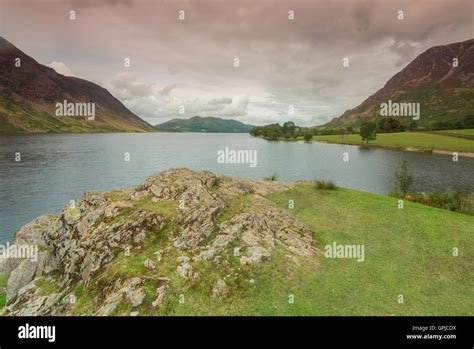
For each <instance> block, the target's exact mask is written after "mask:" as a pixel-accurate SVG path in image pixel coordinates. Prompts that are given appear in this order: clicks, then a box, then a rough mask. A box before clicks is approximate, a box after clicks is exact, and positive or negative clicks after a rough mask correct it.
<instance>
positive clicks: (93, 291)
mask: <svg viewBox="0 0 474 349" xmlns="http://www.w3.org/2000/svg"><path fill="white" fill-rule="evenodd" d="M269 198H270V200H272V201H273V202H274V203H275V204H276V205H279V206H281V207H282V208H285V209H287V207H288V202H289V200H294V204H295V206H294V208H293V209H287V210H288V212H289V213H290V214H292V215H294V216H295V217H296V218H298V219H299V220H300V221H302V222H304V223H306V224H307V225H308V226H309V227H310V228H311V230H312V231H313V232H314V236H315V238H316V243H315V244H316V247H318V248H319V249H320V250H321V251H324V247H325V246H326V245H330V244H332V243H333V242H336V243H337V244H360V245H364V246H365V260H364V261H363V262H357V261H356V260H355V259H328V258H324V256H323V255H322V254H321V255H319V256H317V257H316V258H314V259H312V260H308V261H306V262H305V263H295V262H294V261H293V260H291V259H288V258H287V257H288V253H287V252H286V251H283V250H281V251H280V252H279V253H277V254H276V255H275V256H273V257H272V259H271V261H267V262H264V263H259V264H257V265H254V266H251V267H248V268H240V269H239V271H238V273H239V275H240V277H239V280H241V281H239V282H238V283H235V284H229V285H228V286H229V293H228V294H227V295H226V297H224V298H219V299H215V298H212V297H210V296H209V294H210V293H211V290H212V287H213V285H214V284H215V281H216V278H217V275H218V274H219V273H222V272H223V271H225V270H226V268H228V267H229V266H231V267H234V268H235V267H237V268H239V262H238V259H237V258H234V257H233V256H232V255H229V256H228V257H227V258H228V260H227V262H228V264H227V263H225V264H223V265H222V266H221V267H220V268H217V269H219V270H217V269H216V266H215V265H214V264H212V263H209V262H205V261H202V262H197V263H195V264H194V267H195V268H196V270H199V271H200V275H201V278H200V280H199V282H197V283H194V284H191V283H188V282H186V281H183V280H182V279H181V278H180V277H178V276H177V275H176V274H175V273H174V270H176V265H175V264H173V263H175V260H176V257H177V256H174V255H172V256H168V257H167V258H165V259H164V260H163V262H162V263H160V264H159V265H157V267H156V269H155V270H153V271H147V270H146V269H145V268H144V266H143V261H144V260H145V259H146V258H149V257H150V256H152V255H153V253H154V252H155V251H156V250H157V249H160V250H163V249H165V248H166V246H167V245H168V244H169V241H168V239H167V238H166V234H167V231H168V230H169V231H171V230H173V229H176V228H175V227H171V226H170V227H169V228H167V229H165V231H163V232H162V233H160V234H159V235H157V236H156V237H155V238H154V239H153V240H150V241H148V243H147V244H146V246H147V247H145V249H144V250H142V251H141V252H140V254H138V255H136V256H135V257H134V258H125V257H123V256H120V255H119V256H118V258H117V259H116V260H115V261H114V262H113V264H112V265H111V267H110V268H108V269H107V270H106V271H105V272H104V273H103V274H102V275H101V276H100V277H99V278H98V283H97V284H95V286H93V287H89V288H87V289H84V290H83V291H82V292H81V293H80V294H78V296H79V298H78V303H77V306H78V308H77V313H78V314H93V313H94V311H95V310H96V309H95V310H94V309H93V307H92V303H91V302H92V300H93V299H94V297H96V296H97V295H98V294H100V292H101V291H100V290H101V289H102V288H103V287H105V285H107V284H108V283H110V282H111V281H110V280H113V278H114V277H116V276H117V275H118V274H117V273H119V274H120V275H121V276H122V277H125V276H128V277H129V276H132V275H137V276H140V277H144V276H145V277H146V278H147V280H149V281H148V283H147V285H146V289H147V288H148V287H149V289H150V290H153V289H154V288H155V287H156V285H155V284H154V283H155V282H156V281H155V279H156V277H157V276H159V275H170V276H171V281H170V285H171V286H172V289H173V292H172V294H169V295H168V296H167V298H166V300H165V301H164V304H163V306H162V307H161V308H160V309H158V308H153V307H152V306H151V305H150V304H151V301H152V300H153V298H154V295H153V292H152V291H150V295H148V293H147V299H146V301H145V303H144V305H143V306H142V308H141V309H140V314H141V315H472V314H473V313H474V298H473V297H472V289H473V287H474V281H473V280H472V278H470V277H469V275H470V273H471V271H472V269H473V268H474V260H473V257H472V255H471V252H472V249H473V246H474V236H473V235H472V227H473V226H474V217H472V216H467V215H463V214H459V213H453V212H450V211H446V210H441V209H436V208H432V207H426V206H423V205H420V204H415V203H410V202H406V203H405V207H404V209H401V210H400V209H398V207H397V199H395V198H392V197H388V196H382V195H375V194H370V193H364V192H359V191H354V190H349V189H341V188H338V189H335V190H318V189H316V187H315V185H313V184H301V185H298V186H296V187H295V188H294V189H292V190H289V191H287V192H281V193H276V194H272V195H271V196H269ZM249 200H250V198H249V196H243V197H242V198H241V199H240V200H234V201H232V202H229V203H228V205H229V206H228V207H229V208H228V210H227V211H228V212H229V215H234V214H236V213H238V212H242V211H245V210H246V209H248V207H249V205H250V201H249ZM154 209H157V210H160V208H159V207H155V208H154ZM227 211H226V212H227ZM230 213H232V214H230ZM217 219H218V220H219V217H218V218H217ZM454 247H457V248H458V249H459V256H457V257H454V256H453V255H452V252H453V248H454ZM226 265H227V267H226ZM229 270H230V269H229ZM233 270H234V271H235V269H233ZM122 274H123V275H122ZM109 278H111V279H110V280H109V281H107V280H108V279H109ZM400 294H402V295H403V297H404V303H402V304H400V303H398V297H399V295H400ZM180 297H183V298H182V299H183V302H180ZM130 310H131V309H130V308H128V307H124V308H120V309H117V312H116V313H115V315H126V314H128V313H129V312H130Z"/></svg>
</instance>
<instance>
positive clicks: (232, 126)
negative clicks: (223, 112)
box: [155, 116, 255, 133]
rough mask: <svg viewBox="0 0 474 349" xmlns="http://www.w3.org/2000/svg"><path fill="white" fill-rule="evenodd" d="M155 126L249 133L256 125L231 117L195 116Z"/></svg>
mask: <svg viewBox="0 0 474 349" xmlns="http://www.w3.org/2000/svg"><path fill="white" fill-rule="evenodd" d="M155 127H156V128H158V129H159V130H168V131H174V132H222V133H248V132H249V131H250V130H251V129H252V128H254V127H255V126H253V125H248V124H244V123H242V122H240V121H236V120H231V119H221V118H216V117H200V116H194V117H192V118H190V119H172V120H170V121H167V122H164V123H162V124H159V125H156V126H155Z"/></svg>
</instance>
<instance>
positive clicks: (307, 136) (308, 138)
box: [304, 131, 313, 142]
mask: <svg viewBox="0 0 474 349" xmlns="http://www.w3.org/2000/svg"><path fill="white" fill-rule="evenodd" d="M312 139H313V132H311V131H307V132H306V133H305V135H304V140H305V141H306V142H310V141H311V140H312Z"/></svg>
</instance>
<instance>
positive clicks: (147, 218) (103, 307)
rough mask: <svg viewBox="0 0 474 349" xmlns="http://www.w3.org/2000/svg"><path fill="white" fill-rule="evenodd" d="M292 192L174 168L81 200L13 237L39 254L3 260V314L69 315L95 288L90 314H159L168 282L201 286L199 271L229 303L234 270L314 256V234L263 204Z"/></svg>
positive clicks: (214, 292) (285, 186)
mask: <svg viewBox="0 0 474 349" xmlns="http://www.w3.org/2000/svg"><path fill="white" fill-rule="evenodd" d="M291 186H292V184H284V183H278V182H272V181H254V180H247V179H235V178H230V177H226V176H222V175H218V174H214V173H211V172H195V171H191V170H188V169H173V170H169V171H165V172H161V173H157V174H154V175H152V176H151V177H149V178H148V179H147V180H146V181H145V182H144V183H143V184H141V185H139V186H138V187H136V188H134V189H124V190H119V191H116V192H112V193H102V192H88V193H86V194H85V195H84V196H83V197H82V198H81V199H80V200H78V201H77V202H75V201H71V202H70V203H69V204H68V205H66V207H65V208H64V209H63V211H62V212H61V214H59V215H57V216H42V217H39V218H37V219H35V220H34V221H33V222H31V223H29V224H27V225H25V226H24V227H22V228H21V229H20V231H19V232H18V233H17V236H16V239H15V244H30V245H38V246H40V248H39V251H40V252H39V256H38V258H37V259H36V260H34V261H33V260H31V259H23V260H18V259H15V260H0V271H1V270H3V273H6V274H7V275H8V284H7V304H6V307H5V310H4V313H5V314H8V315H69V314H75V313H77V312H78V303H81V304H82V303H83V302H82V301H81V302H77V297H80V294H81V292H84V291H82V290H91V289H94V290H95V292H96V293H95V294H94V297H90V299H89V302H90V303H91V309H90V310H89V311H90V312H92V314H95V315H113V314H115V313H116V312H117V309H120V308H121V307H122V308H123V307H124V306H127V307H128V308H129V309H130V310H132V311H131V312H130V314H132V313H133V314H132V315H137V314H141V311H140V307H141V306H143V305H144V304H145V303H146V304H147V306H148V307H149V308H150V309H155V308H156V309H159V308H160V307H161V306H162V305H163V303H164V301H165V300H166V297H167V296H168V295H169V294H170V293H172V292H173V291H174V290H173V280H176V284H180V283H183V282H185V283H190V284H192V283H199V282H201V277H205V276H207V275H206V274H204V273H205V272H203V271H202V270H201V269H200V268H201V264H200V263H211V265H213V266H214V267H212V268H213V269H214V270H216V271H217V273H218V276H217V277H216V280H215V282H214V285H213V287H211V288H210V289H209V296H210V297H214V298H222V297H226V295H228V293H229V292H230V290H231V284H229V283H228V278H229V277H234V278H235V277H238V275H240V272H241V268H250V267H252V266H255V265H258V264H259V263H265V262H266V261H268V260H271V259H272V258H273V256H274V255H275V254H277V253H279V251H282V252H283V254H284V255H286V256H289V257H290V258H288V260H289V261H294V262H295V263H298V261H299V260H302V259H309V258H312V257H313V256H314V255H315V254H316V253H318V250H317V249H316V248H315V247H314V244H313V242H314V241H313V233H312V232H311V231H310V230H309V229H308V228H307V227H306V226H305V225H304V224H302V223H300V222H299V221H297V220H296V219H295V218H293V217H292V216H291V215H289V214H288V213H287V212H286V211H285V210H283V209H281V208H279V207H277V206H276V205H275V204H274V203H273V202H271V201H269V200H268V199H266V198H265V195H268V194H270V193H273V192H278V191H284V190H287V189H289V188H290V187H291ZM12 246H13V245H12ZM127 258H128V259H127ZM230 259H233V260H234V261H238V263H234V264H231V263H230V262H229V260H230ZM124 261H126V263H129V264H126V265H125V264H120V263H125V262H124ZM208 265H209V264H208ZM132 267H133V268H136V270H137V272H136V273H135V269H132ZM221 271H222V272H221ZM165 272H166V273H167V274H166V275H163V273H165ZM126 273H128V274H126ZM134 273H135V274H136V275H135V274H134ZM219 273H221V274H222V275H221V274H219ZM123 275H126V277H124V276H123ZM104 280H105V281H104ZM180 280H181V281H180ZM45 285H46V286H47V287H46V286H45ZM78 290H79V291H78ZM145 291H146V292H145ZM147 302H148V303H147ZM128 308H127V309H128Z"/></svg>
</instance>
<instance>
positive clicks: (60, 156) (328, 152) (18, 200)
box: [0, 133, 474, 243]
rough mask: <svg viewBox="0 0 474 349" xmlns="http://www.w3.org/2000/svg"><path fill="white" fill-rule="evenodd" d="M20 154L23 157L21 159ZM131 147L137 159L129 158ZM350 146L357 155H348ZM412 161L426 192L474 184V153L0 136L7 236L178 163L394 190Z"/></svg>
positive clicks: (159, 137) (219, 139) (242, 140)
mask: <svg viewBox="0 0 474 349" xmlns="http://www.w3.org/2000/svg"><path fill="white" fill-rule="evenodd" d="M226 147H228V148H229V149H231V150H254V151H255V150H256V151H257V166H255V167H250V166H249V165H248V164H221V163H218V161H217V153H218V151H219V150H224V149H225V148H226ZM15 153H20V154H21V161H20V162H15ZM124 153H129V155H130V161H129V162H126V161H125V156H124ZM344 153H348V155H349V161H347V162H345V161H343V157H344ZM403 160H407V161H408V163H409V167H410V169H411V170H412V171H413V173H414V177H415V189H416V190H418V191H437V190H438V191H441V190H445V189H447V188H452V189H454V190H468V191H474V180H473V176H472V174H473V173H474V159H473V158H459V161H458V162H453V161H452V159H451V157H450V156H444V155H431V154H423V153H416V152H404V151H397V150H387V149H381V148H365V147H358V146H350V145H339V144H326V143H304V142H269V141H265V140H263V139H259V138H253V137H251V136H249V135H247V134H215V133H213V134H210V133H207V134H205V133H148V134H137V133H133V134H130V133H121V134H43V135H7V136H5V135H3V136H0V243H5V242H6V241H11V239H12V236H13V233H14V231H16V230H17V229H18V228H19V227H21V226H22V225H23V224H25V223H27V222H29V221H31V220H32V219H33V218H35V217H37V216H39V215H41V214H45V213H57V212H58V211H60V210H61V209H62V208H63V207H64V205H65V204H66V203H68V202H69V200H71V199H77V198H79V197H80V196H81V195H82V194H83V192H84V191H88V190H111V189H117V188H121V187H131V186H135V185H137V184H139V183H140V182H142V181H143V180H144V179H146V178H147V177H148V176H149V175H150V174H152V173H153V172H157V171H162V170H166V169H169V168H173V167H188V168H191V169H195V170H209V171H214V172H219V173H223V174H226V175H230V176H237V177H247V178H254V179H261V178H263V177H265V176H269V175H272V174H274V173H276V174H278V176H279V180H282V181H291V180H296V179H332V180H334V181H335V182H336V183H337V184H338V185H340V186H343V187H348V188H354V189H359V190H364V191H369V192H374V193H382V194H384V193H387V192H388V191H389V190H390V188H391V186H392V184H393V177H394V173H395V171H396V170H397V169H398V168H399V166H400V164H401V162H402V161H403Z"/></svg>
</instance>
